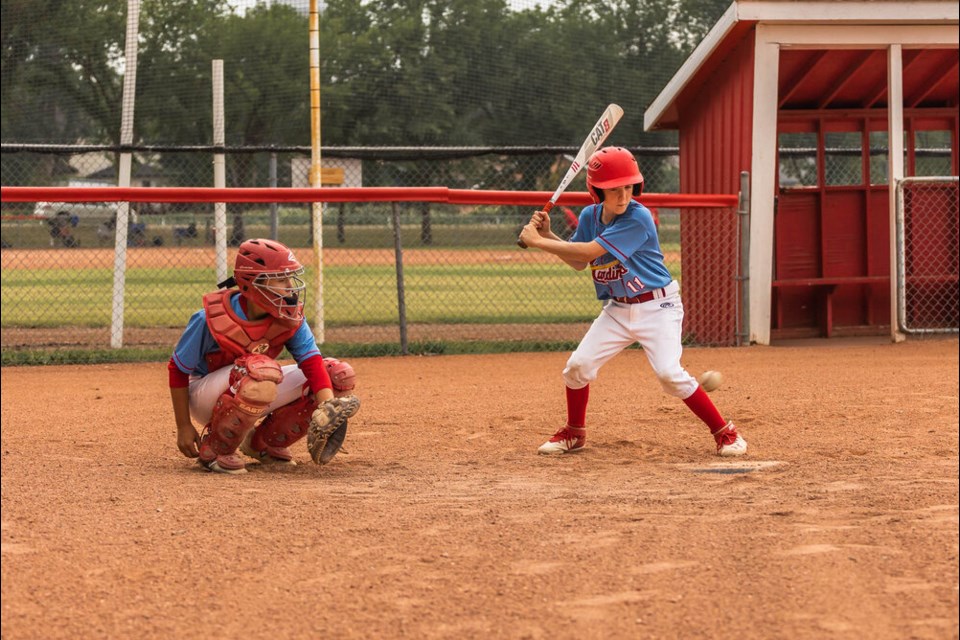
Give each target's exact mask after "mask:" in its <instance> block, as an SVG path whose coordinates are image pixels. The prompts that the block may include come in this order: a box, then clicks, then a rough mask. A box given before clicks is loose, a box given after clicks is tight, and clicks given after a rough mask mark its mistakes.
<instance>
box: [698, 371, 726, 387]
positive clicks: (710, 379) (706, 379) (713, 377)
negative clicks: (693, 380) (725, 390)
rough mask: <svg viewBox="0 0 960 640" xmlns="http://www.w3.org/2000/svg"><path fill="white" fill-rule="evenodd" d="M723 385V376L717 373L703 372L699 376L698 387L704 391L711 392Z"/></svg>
mask: <svg viewBox="0 0 960 640" xmlns="http://www.w3.org/2000/svg"><path fill="white" fill-rule="evenodd" d="M721 384H723V375H722V374H721V373H720V372H719V371H704V372H703V374H701V375H700V386H701V387H703V390H704V391H707V392H709V391H713V390H714V389H717V388H719V387H720V385H721Z"/></svg>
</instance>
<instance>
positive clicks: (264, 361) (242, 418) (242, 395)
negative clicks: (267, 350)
mask: <svg viewBox="0 0 960 640" xmlns="http://www.w3.org/2000/svg"><path fill="white" fill-rule="evenodd" d="M282 380H283V370H282V369H281V368H280V365H279V363H277V361H276V360H274V359H273V358H268V357H267V356H264V355H250V356H244V357H242V358H238V359H237V361H236V362H235V363H234V366H233V370H232V371H231V372H230V388H229V389H228V390H227V391H225V392H224V393H223V394H222V395H221V396H220V397H219V398H217V403H216V404H215V405H214V407H213V415H212V416H211V417H210V423H209V424H208V425H207V429H206V431H207V433H206V435H205V437H204V438H203V441H202V442H201V445H200V458H201V459H203V460H212V459H214V458H216V457H217V456H222V455H230V454H232V453H234V452H235V451H236V450H237V447H238V446H240V442H241V441H242V440H243V437H244V436H245V435H246V434H247V432H248V431H250V429H252V428H254V427H255V426H256V425H257V424H259V423H260V421H261V420H262V419H263V416H264V414H266V412H267V407H269V406H270V403H271V402H273V401H274V400H275V399H276V397H277V384H278V383H279V382H280V381H282Z"/></svg>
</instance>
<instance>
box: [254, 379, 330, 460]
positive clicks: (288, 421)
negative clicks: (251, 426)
mask: <svg viewBox="0 0 960 640" xmlns="http://www.w3.org/2000/svg"><path fill="white" fill-rule="evenodd" d="M304 394H305V395H303V396H301V397H300V399H299V400H294V401H293V402H291V403H290V404H286V405H283V406H282V407H279V408H277V409H275V410H273V411H271V412H270V415H269V416H267V419H266V420H264V421H263V423H262V424H261V425H260V426H259V427H257V429H256V431H254V432H253V437H252V438H251V439H250V447H251V448H252V449H254V450H255V451H258V452H262V451H266V449H267V447H289V446H290V445H291V444H293V443H294V442H296V441H297V440H299V439H301V438H302V437H304V436H305V435H307V428H308V427H309V426H310V416H312V415H313V411H314V409H316V408H317V407H318V406H319V404H320V403H319V402H317V398H316V396H315V395H313V394H312V393H310V389H309V387H308V386H306V385H305V386H304Z"/></svg>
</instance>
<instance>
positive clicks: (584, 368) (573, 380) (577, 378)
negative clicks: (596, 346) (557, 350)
mask: <svg viewBox="0 0 960 640" xmlns="http://www.w3.org/2000/svg"><path fill="white" fill-rule="evenodd" d="M596 379H597V370H596V368H595V367H594V366H593V365H592V364H591V363H590V362H587V361H586V360H584V359H582V358H580V357H579V356H578V355H577V354H576V353H574V354H573V355H572V356H570V359H569V360H567V366H566V367H565V368H564V369H563V381H564V382H565V383H566V385H567V386H568V387H570V388H571V389H582V388H584V387H585V386H587V385H588V384H590V383H591V382H593V381H594V380H596Z"/></svg>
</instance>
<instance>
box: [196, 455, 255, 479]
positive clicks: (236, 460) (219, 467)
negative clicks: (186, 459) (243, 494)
mask: <svg viewBox="0 0 960 640" xmlns="http://www.w3.org/2000/svg"><path fill="white" fill-rule="evenodd" d="M197 462H199V463H200V466H202V467H203V468H204V469H206V470H207V471H213V472H215V473H228V474H231V475H236V474H238V473H246V472H247V466H246V465H245V464H244V462H243V458H241V457H240V456H238V455H236V454H230V455H225V456H217V457H216V458H214V459H213V460H209V461H207V460H204V459H203V458H198V459H197Z"/></svg>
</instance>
